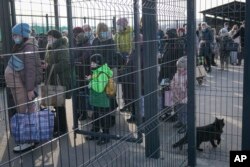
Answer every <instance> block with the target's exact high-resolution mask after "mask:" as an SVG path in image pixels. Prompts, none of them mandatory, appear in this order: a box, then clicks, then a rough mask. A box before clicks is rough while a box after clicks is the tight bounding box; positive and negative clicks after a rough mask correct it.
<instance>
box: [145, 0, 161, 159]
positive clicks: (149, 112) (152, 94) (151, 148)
mask: <svg viewBox="0 0 250 167" xmlns="http://www.w3.org/2000/svg"><path fill="white" fill-rule="evenodd" d="M156 3H157V2H156V0H143V1H142V4H143V6H142V13H143V16H142V17H143V20H142V24H143V40H144V46H143V54H144V55H143V56H144V59H143V61H144V66H143V67H144V68H145V69H146V70H145V71H144V93H145V97H144V104H145V106H144V107H145V122H148V125H147V126H146V127H145V134H147V135H146V136H145V149H146V157H148V158H159V157H160V140H159V122H158V116H157V113H158V109H157V108H158V105H157V81H158V79H157V66H156V65H157V63H158V62H157V42H155V41H156V32H157V28H156V26H157V22H156V15H157V13H156V11H157V10H156V7H157V6H156Z"/></svg>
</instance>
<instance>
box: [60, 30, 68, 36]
mask: <svg viewBox="0 0 250 167" xmlns="http://www.w3.org/2000/svg"><path fill="white" fill-rule="evenodd" d="M68 34H69V33H68V30H63V31H62V36H63V37H66V38H68Z"/></svg>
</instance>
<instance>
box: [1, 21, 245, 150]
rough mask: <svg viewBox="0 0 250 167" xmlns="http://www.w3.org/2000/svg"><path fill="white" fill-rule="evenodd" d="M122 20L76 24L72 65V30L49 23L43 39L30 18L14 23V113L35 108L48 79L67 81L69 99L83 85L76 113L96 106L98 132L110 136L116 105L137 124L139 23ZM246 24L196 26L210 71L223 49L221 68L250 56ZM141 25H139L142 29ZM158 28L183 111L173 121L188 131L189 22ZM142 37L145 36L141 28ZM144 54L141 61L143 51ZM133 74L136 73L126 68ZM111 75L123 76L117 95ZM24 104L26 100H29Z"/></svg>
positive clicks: (10, 73)
mask: <svg viewBox="0 0 250 167" xmlns="http://www.w3.org/2000/svg"><path fill="white" fill-rule="evenodd" d="M116 24H117V25H116V28H117V32H116V33H114V34H113V35H112V33H111V30H110V28H109V27H108V25H107V24H105V23H99V24H98V25H97V28H96V32H95V33H94V31H93V30H92V28H91V26H90V25H87V24H86V25H83V27H75V28H74V29H73V36H74V42H73V44H74V46H73V47H74V49H73V55H74V64H73V66H72V64H71V63H70V54H69V53H70V51H69V46H68V45H69V44H68V38H67V35H68V31H65V30H64V31H62V32H59V31H58V30H50V31H48V32H47V34H46V38H38V41H37V39H36V38H35V37H33V36H31V34H32V31H31V28H30V26H29V24H27V23H20V24H17V25H15V26H14V27H13V28H12V39H13V41H14V43H15V44H14V46H13V51H12V53H13V54H12V56H11V57H10V59H9V62H8V65H7V67H6V69H5V80H6V84H7V87H8V88H10V90H11V94H12V96H13V99H14V102H15V105H17V108H16V112H17V113H29V112H36V107H35V106H36V104H35V102H33V101H34V99H35V98H36V97H37V96H38V87H39V84H41V82H44V83H47V84H50V85H58V84H60V85H62V86H64V87H65V91H66V93H65V99H70V98H71V93H72V92H71V91H70V90H71V89H72V88H78V89H77V92H81V96H80V95H79V94H78V95H79V96H78V98H77V99H76V101H75V103H76V113H75V114H76V115H77V118H78V119H79V120H80V121H82V120H85V119H87V117H88V116H87V110H93V116H92V120H93V123H92V129H91V131H92V132H102V133H104V134H106V136H107V135H108V134H109V129H110V127H111V126H112V124H113V123H112V119H111V117H110V115H109V114H108V113H109V112H110V111H113V110H116V109H118V110H119V111H121V112H130V115H131V116H130V118H129V119H127V122H128V123H136V121H137V120H136V116H135V115H136V112H138V111H137V110H138V109H137V108H136V105H135V103H134V100H135V97H136V96H135V90H136V83H135V77H136V73H135V72H136V64H135V62H136V61H135V59H136V55H135V53H134V44H133V42H134V39H133V29H132V27H131V26H130V25H129V21H128V19H127V18H125V17H123V18H119V19H118V20H117V22H116ZM244 26H245V22H244V21H243V22H242V25H241V27H240V28H238V27H237V25H234V26H233V28H232V29H231V31H228V28H229V24H228V23H225V24H224V27H223V28H222V29H221V30H220V31H219V34H218V35H217V33H216V30H215V29H212V28H211V27H210V26H209V25H207V23H205V22H203V23H201V24H200V25H199V27H198V29H197V31H196V35H197V41H198V47H197V53H198V58H199V59H200V60H202V61H200V62H201V64H204V65H205V67H206V70H207V72H209V73H210V72H211V71H212V68H211V66H212V65H217V64H216V62H215V58H216V57H218V56H219V57H220V66H221V69H222V70H224V69H228V65H229V62H231V64H232V65H236V64H237V65H241V63H242V59H243V58H244V31H245V29H244ZM143 29H144V28H143V27H142V26H141V32H143ZM157 31H158V32H157V33H156V36H157V37H156V39H157V40H158V52H159V54H160V55H161V56H160V57H159V62H160V70H159V83H160V82H161V81H162V80H166V79H167V80H168V82H169V85H170V89H171V90H172V91H173V97H174V99H175V102H174V103H175V104H178V105H177V106H176V107H175V110H176V111H178V110H181V111H179V112H178V114H177V115H178V119H177V120H178V122H177V123H176V125H175V126H174V127H176V128H180V127H181V128H182V129H184V130H182V131H185V129H186V114H187V112H186V110H187V109H186V103H187V95H186V89H187V57H186V52H187V51H186V44H187V39H186V36H187V32H186V25H183V27H180V28H178V29H175V28H171V29H168V30H167V31H166V33H165V34H164V32H163V31H162V30H161V29H159V28H158V30H157ZM33 34H34V33H33ZM140 37H141V38H143V36H142V33H141V34H140ZM141 41H143V40H142V39H141ZM233 43H238V47H237V50H229V49H228V46H229V44H233ZM39 45H40V46H39ZM142 46H143V43H141V51H143V49H142V48H143V47H142ZM231 49H232V47H231ZM39 50H40V51H44V53H45V54H44V53H42V52H38V51H39ZM142 54H143V53H142ZM141 58H142V59H141V62H143V55H142V56H141ZM236 59H237V60H238V61H237V60H236ZM72 68H75V71H76V73H75V76H74V77H75V79H76V81H75V82H76V85H72V83H74V82H72V76H71V70H72ZM43 73H44V74H43ZM128 73H132V74H131V75H127V74H128ZM49 74H50V79H49V80H48V76H49ZM120 76H122V77H120ZM142 77H143V72H142ZM110 78H114V80H115V81H116V82H117V83H118V84H117V85H118V86H117V90H116V96H115V97H110V96H108V95H107V94H106V93H105V87H106V86H107V84H108V83H109V79H110ZM73 86H75V87H73ZM142 89H143V86H142ZM142 93H143V90H142ZM82 95H83V96H82ZM163 101H164V100H163ZM26 103H27V105H23V104H26ZM44 107H46V106H44ZM54 107H55V114H56V117H55V118H56V119H55V126H54V135H55V136H60V135H62V134H65V133H67V129H68V128H67V117H66V108H65V106H54ZM170 115H171V114H170V113H168V112H167V113H165V114H164V115H161V119H162V120H165V119H166V118H167V117H169V116H170ZM182 133H183V132H182ZM86 140H97V144H98V145H103V144H106V143H108V142H109V141H110V140H109V138H107V137H101V138H98V137H95V136H87V137H86ZM34 145H35V143H34V142H30V143H24V144H19V145H18V146H17V147H15V148H14V151H17V152H18V151H23V150H27V149H29V148H32V147H33V146H34Z"/></svg>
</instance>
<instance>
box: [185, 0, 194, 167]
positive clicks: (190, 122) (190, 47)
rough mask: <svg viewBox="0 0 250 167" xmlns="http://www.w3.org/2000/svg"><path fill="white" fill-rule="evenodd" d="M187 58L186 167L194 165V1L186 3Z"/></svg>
mask: <svg viewBox="0 0 250 167" xmlns="http://www.w3.org/2000/svg"><path fill="white" fill-rule="evenodd" d="M187 20H188V21H187V34H188V35H187V41H189V42H187V56H188V63H187V64H188V66H187V67H188V94H187V95H188V104H187V108H188V114H187V127H188V128H187V134H188V166H190V167H192V166H195V165H196V128H195V89H194V88H195V65H196V62H195V60H196V59H195V57H196V48H195V46H196V40H195V36H196V34H195V30H196V0H189V1H187Z"/></svg>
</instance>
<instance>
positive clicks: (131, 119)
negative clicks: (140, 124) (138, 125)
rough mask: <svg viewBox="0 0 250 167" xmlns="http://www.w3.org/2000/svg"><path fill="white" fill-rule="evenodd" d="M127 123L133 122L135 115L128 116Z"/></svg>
mask: <svg viewBox="0 0 250 167" xmlns="http://www.w3.org/2000/svg"><path fill="white" fill-rule="evenodd" d="M127 122H128V123H135V117H134V116H130V118H129V119H127Z"/></svg>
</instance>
